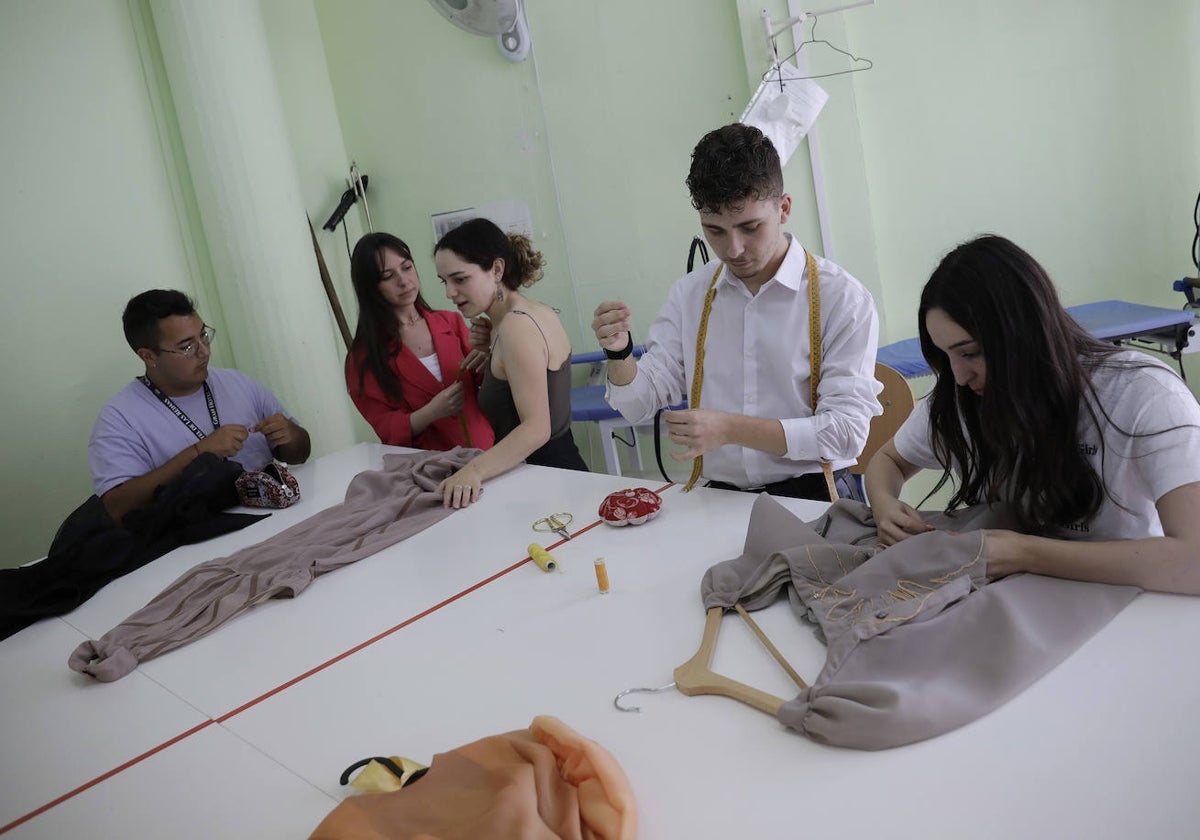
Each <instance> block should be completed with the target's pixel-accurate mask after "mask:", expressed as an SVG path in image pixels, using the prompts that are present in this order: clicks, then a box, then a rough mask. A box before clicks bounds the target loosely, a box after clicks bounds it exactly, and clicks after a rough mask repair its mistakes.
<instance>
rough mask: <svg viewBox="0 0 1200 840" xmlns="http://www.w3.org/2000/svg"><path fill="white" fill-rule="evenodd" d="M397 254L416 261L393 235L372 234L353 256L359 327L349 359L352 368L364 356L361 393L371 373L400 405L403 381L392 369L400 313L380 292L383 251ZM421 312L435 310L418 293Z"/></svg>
mask: <svg viewBox="0 0 1200 840" xmlns="http://www.w3.org/2000/svg"><path fill="white" fill-rule="evenodd" d="M384 251H395V252H396V253H397V254H399V255H400V256H401V257H403V258H404V259H406V260H412V258H413V257H412V251H411V250H410V249H409V247H408V245H407V244H406V243H405V242H404V240H403V239H400V238H399V237H398V236H393V235H392V234H390V233H368V234H366V235H365V236H363V237H362V238H361V239H359V240H358V243H357V244H356V245H355V246H354V253H353V254H352V255H351V256H350V279H351V281H353V283H354V296H355V297H356V298H358V326H357V327H355V330H354V342H353V343H352V344H351V346H350V355H349V356H348V357H347V359H346V364H347V366H349V365H350V364H351V362H352V360H353V358H354V356H355V355H356V353H357V352H358V351H360V350H361V352H362V353H363V355H364V358H365V360H366V364H365V365H360V366H359V368H358V393H359V394H360V395H361V394H362V391H363V380H364V378H365V377H366V372H367V371H368V370H369V371H371V373H372V374H373V375H374V376H375V381H377V382H378V383H379V387H380V389H381V390H382V391H383V393H384V395H385V396H386V397H388V398H389V399H391V400H394V401H396V402H400V400H401V399H402V397H403V395H402V394H401V389H400V380H399V378H397V376H396V374H395V372H394V371H393V370H392V365H391V361H392V346H393V344H398V343H399V342H400V325H399V324H398V323H397V321H396V313H395V312H394V311H393V310H392V308H391V306H389V305H388V302H387V301H385V300H384V299H383V295H382V294H381V293H380V291H379V282H380V280H381V279H382V275H383V252H384ZM416 305H417V311H418V312H421V313H425V312H429V311H431V307H430V306H429V304H428V303H426V302H425V298H424V297H422V296H421V293H420V292H417V304H416Z"/></svg>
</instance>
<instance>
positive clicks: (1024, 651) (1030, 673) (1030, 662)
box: [701, 494, 1140, 749]
mask: <svg viewBox="0 0 1200 840" xmlns="http://www.w3.org/2000/svg"><path fill="white" fill-rule="evenodd" d="M922 516H924V517H925V519H926V520H927V521H929V522H930V523H931V524H933V525H935V526H936V527H938V528H939V529H940V530H937V531H932V532H929V533H926V534H921V535H919V536H914V537H911V538H909V539H907V540H904V541H903V542H901V543H898V544H897V545H895V546H892V547H891V548H888V549H882V548H880V547H878V546H877V544H876V538H877V537H876V529H875V523H874V520H873V519H872V518H871V513H870V509H869V508H867V507H866V506H865V505H862V504H860V503H858V502H852V501H849V500H844V499H843V500H841V501H839V502H836V503H835V504H834V505H832V506H831V507H830V509H829V511H828V513H827V514H826V515H825V516H824V517H822V518H821V519H819V520H816V521H815V522H812V523H804V522H801V521H800V520H799V519H797V518H796V517H795V516H794V515H792V514H791V513H789V512H788V511H787V510H786V509H785V508H783V507H782V506H781V505H780V504H779V503H778V502H777V501H775V500H774V499H772V498H771V497H770V496H767V495H765V494H764V495H762V496H760V497H759V498H758V500H757V501H756V502H755V504H754V509H753V512H752V514H751V518H750V527H749V532H748V533H747V536H746V545H745V549H744V551H743V553H742V555H741V556H740V557H737V558H734V559H732V560H728V561H725V562H724V563H719V564H717V565H716V566H713V567H712V568H711V569H709V570H708V572H707V573H706V574H705V576H704V580H703V582H702V584H701V592H702V596H703V600H704V606H705V607H706V608H708V607H714V606H721V607H726V608H732V607H733V605H734V604H735V603H739V602H740V603H741V604H742V606H743V607H744V608H745V609H747V610H751V611H752V610H757V609H762V608H763V607H766V606H769V605H770V604H771V603H773V602H774V601H776V600H777V599H778V598H779V597H780V596H781V595H782V593H783V592H784V591H786V592H787V595H788V598H789V601H790V602H791V605H792V608H793V610H794V611H795V612H796V614H797V616H798V617H799V618H801V619H802V620H803V621H805V622H806V623H810V624H811V625H813V626H815V628H816V629H817V632H818V635H819V636H820V637H821V638H822V639H823V640H824V641H825V643H826V645H827V647H828V649H827V655H826V661H825V666H824V667H823V668H822V669H821V672H820V674H819V675H818V676H817V678H816V679H815V680H812V681H811V685H810V686H809V688H808V689H806V690H804V691H802V692H801V693H800V695H799V696H797V697H796V698H795V699H793V700H790V701H788V702H787V703H785V704H784V705H783V707H782V708H781V709H780V710H779V713H778V715H777V717H778V719H779V721H780V722H781V723H783V724H785V725H786V726H789V727H791V728H792V729H795V730H797V731H798V732H801V733H803V734H804V735H806V736H808V737H809V738H812V739H813V740H815V741H819V742H821V743H825V744H834V745H838V746H845V747H854V748H857V749H884V748H887V747H895V746H899V745H901V744H908V743H911V742H914V741H921V740H924V739H925V738H931V737H933V736H935V735H940V734H942V733H944V732H948V731H950V730H952V729H956V728H958V727H959V726H962V725H964V724H966V723H969V722H970V721H972V720H975V719H976V718H978V717H981V716H983V715H984V714H986V713H987V712H989V711H991V710H992V709H995V708H997V707H998V706H1000V705H1001V704H1003V703H1004V702H1006V701H1007V700H1009V699H1010V698H1012V697H1013V696H1015V695H1016V694H1018V693H1019V692H1021V691H1022V690H1024V689H1025V688H1027V687H1028V686H1029V685H1031V684H1032V683H1033V682H1034V681H1035V680H1037V679H1038V678H1039V677H1041V676H1042V675H1043V674H1045V673H1047V672H1048V671H1050V670H1051V669H1052V668H1053V667H1054V666H1055V665H1057V664H1058V663H1059V662H1061V661H1063V660H1064V659H1066V658H1067V656H1069V655H1070V654H1071V652H1072V651H1074V650H1075V649H1076V648H1078V647H1079V646H1080V645H1081V644H1083V642H1084V641H1086V640H1087V639H1088V638H1090V637H1091V636H1092V635H1093V634H1094V633H1095V632H1096V631H1097V630H1099V629H1100V628H1101V627H1103V626H1104V625H1105V624H1107V623H1108V622H1109V621H1110V620H1111V619H1112V618H1113V616H1115V615H1116V614H1117V613H1118V612H1120V611H1121V610H1122V609H1124V607H1125V606H1126V605H1127V604H1128V603H1129V602H1130V601H1132V600H1133V599H1134V598H1135V597H1136V596H1137V594H1138V592H1140V590H1139V589H1137V588H1136V587H1132V586H1109V585H1105V584H1097V583H1084V582H1081V581H1070V580H1062V579H1059V578H1050V577H1042V576H1039V575H1031V574H1021V575H1013V576H1010V577H1007V578H1004V579H1002V580H999V581H997V582H995V583H987V578H986V572H987V539H986V537H985V535H984V533H983V531H982V530H980V529H983V528H1007V527H1010V526H1011V522H1010V521H1009V519H1008V517H1007V516H1006V515H1005V513H1004V511H1003V510H1002V509H999V508H988V507H986V506H980V507H977V508H971V509H968V510H966V511H962V512H960V513H958V514H956V515H955V516H954V517H947V516H946V515H944V514H941V513H930V512H922ZM802 676H805V677H806V678H807V676H808V675H802Z"/></svg>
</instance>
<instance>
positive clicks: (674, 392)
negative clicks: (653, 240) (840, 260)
mask: <svg viewBox="0 0 1200 840" xmlns="http://www.w3.org/2000/svg"><path fill="white" fill-rule="evenodd" d="M787 236H788V239H789V240H790V242H789V246H788V250H787V254H786V255H785V257H784V260H783V263H782V264H781V265H780V267H779V271H778V272H777V273H776V274H775V277H773V278H772V279H771V280H769V281H768V282H767V283H765V284H764V285H763V286H762V288H761V289H759V291H758V294H757V295H751V294H750V292H749V290H748V289H747V288H746V287H745V285H744V284H743V283H742V281H741V280H739V279H738V278H736V277H734V276H733V274H731V273H730V272H729V271H728V270H726V271H722V272H721V279H720V280H718V281H717V287H716V291H717V294H716V297H715V299H714V300H713V306H712V314H711V316H710V317H709V322H708V331H707V338H706V342H705V357H704V373H703V383H702V385H703V388H702V391H701V394H700V405H699V406H691V407H692V408H697V407H699V408H711V409H716V410H719V411H724V412H727V413H730V414H742V415H747V416H751V417H769V418H773V419H777V420H779V421H780V422H781V423H782V424H783V431H784V435H785V437H786V439H787V453H786V454H785V455H782V456H778V455H771V454H769V453H767V452H761V451H759V450H756V449H749V448H746V447H741V446H735V445H732V444H729V445H726V446H722V447H719V448H717V449H715V450H713V451H711V452H707V453H705V455H704V473H703V474H704V477H705V478H706V479H708V480H710V481H711V480H716V481H723V482H726V483H728V484H733V485H735V486H737V487H742V488H755V487H761V486H763V485H764V484H769V483H772V482H775V481H781V480H783V479H787V478H793V477H795V476H798V475H802V474H805V473H812V472H819V471H820V469H821V467H820V462H821V461H829V462H831V463H832V465H833V468H834V469H841V468H843V467H848V466H850V465H852V464H854V462H855V461H857V460H858V456H859V454H860V453H861V452H862V448H863V446H864V445H865V444H866V441H867V431H868V428H869V427H870V424H871V418H872V417H874V416H875V415H877V414H881V413H882V408H881V407H880V405H879V400H878V399H877V396H876V395H877V394H878V393H879V392H880V391H881V390H882V389H883V386H882V385H880V384H879V383H878V382H877V381H876V380H875V351H876V349H877V348H878V345H879V319H878V316H877V315H876V312H875V302H874V300H873V299H872V298H871V294H870V292H868V291H867V290H866V288H865V287H864V286H863V285H862V284H861V283H859V282H858V281H857V280H855V279H854V278H853V277H852V276H850V274H848V273H847V272H846V271H845V270H844V269H842V268H841V267H840V266H838V265H836V264H834V263H832V262H830V261H829V260H826V259H822V258H821V257H816V262H817V274H818V280H819V282H820V284H821V378H820V383H819V385H818V390H817V412H816V414H815V415H814V414H813V411H812V406H811V405H809V379H810V377H809V327H808V273H807V269H806V266H805V259H804V248H803V247H802V246H801V245H800V243H799V242H797V241H796V239H795V238H794V237H792V236H791V235H790V234H787ZM718 265H720V262H719V261H718V260H713V261H711V262H709V263H708V264H707V265H705V266H704V267H702V268H700V269H697V270H696V271H693V272H692V273H691V274H688V275H687V276H685V277H683V278H682V279H680V280H679V281H678V282H676V283H675V285H673V286H672V287H671V290H670V292H668V294H667V301H666V303H665V304H663V307H662V309H661V310H659V313H658V317H657V318H655V319H654V323H653V324H651V325H650V334H649V335H648V336H647V341H646V348H647V349H646V353H645V354H644V355H643V356H642V357H641V358H640V359H639V360H638V362H637V375H636V376H635V377H634V378H633V381H632V382H630V383H629V384H628V385H614V384H612V383H611V382H609V383H608V385H607V389H606V391H605V397H606V399H607V400H608V403H609V405H611V406H612V407H613V408H614V409H616V410H617V411H619V412H620V413H621V415H622V416H623V417H624V418H625V419H626V420H628V421H629V422H631V423H641V422H644V421H646V420H648V419H650V418H652V417H653V416H654V412H655V411H657V410H658V409H659V408H661V407H663V406H668V405H676V404H678V403H679V402H681V401H682V400H684V399H686V398H688V397H689V392H690V390H691V382H692V377H693V373H694V371H695V363H696V336H697V334H698V332H699V329H700V318H701V314H702V312H703V309H704V296H705V293H706V292H707V291H708V284H709V282H710V281H711V280H712V277H713V273H714V272H715V271H716V270H717V267H718Z"/></svg>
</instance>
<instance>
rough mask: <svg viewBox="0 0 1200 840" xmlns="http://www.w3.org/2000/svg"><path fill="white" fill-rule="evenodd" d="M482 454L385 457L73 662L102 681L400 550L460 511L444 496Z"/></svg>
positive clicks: (199, 569) (178, 585) (185, 579)
mask: <svg viewBox="0 0 1200 840" xmlns="http://www.w3.org/2000/svg"><path fill="white" fill-rule="evenodd" d="M478 454H479V450H477V449H464V448H457V449H452V450H450V451H448V452H414V453H404V454H389V455H384V457H383V469H381V470H369V471H366V472H362V473H359V474H358V475H357V476H355V477H354V479H353V480H351V482H350V486H349V487H348V488H347V490H346V496H345V501H343V502H342V503H341V504H338V505H334V506H333V507H330V508H326V509H325V510H323V511H321V512H320V513H317V514H314V515H313V516H311V517H309V518H308V519H306V520H304V521H303V522H298V523H297V524H295V525H293V526H292V527H290V528H288V529H287V530H285V531H281V532H280V533H278V534H276V535H275V536H273V537H271V538H270V539H267V540H264V541H263V542H260V543H258V544H257V545H252V546H250V547H248V548H244V549H242V550H240V551H238V552H236V553H235V554H232V555H230V556H229V557H222V558H219V559H216V560H210V561H208V562H206V563H201V564H200V565H198V566H195V567H193V568H191V569H189V570H188V571H187V572H185V573H184V574H183V575H181V576H180V577H179V578H178V579H177V580H176V581H175V582H174V583H172V584H171V585H170V586H169V587H167V588H166V589H165V590H163V591H162V592H161V593H159V595H157V596H156V597H155V598H154V600H152V601H151V602H150V603H148V604H147V605H146V606H145V607H143V608H142V609H140V610H138V611H137V612H136V613H134V614H133V615H131V616H129V618H127V619H126V620H125V621H123V622H122V623H121V624H119V625H117V626H116V627H114V628H113V629H112V630H109V631H108V632H107V633H105V634H104V635H103V636H102V637H101V638H100V639H98V640H89V641H86V642H83V643H82V644H80V645H79V647H77V648H76V649H75V651H74V652H73V653H72V654H71V656H70V658H69V660H68V665H69V666H70V668H71V669H72V670H74V671H80V672H82V673H85V674H89V675H90V676H93V677H95V678H96V679H98V680H100V681H102V682H110V681H112V680H116V679H120V678H121V677H123V676H125V675H126V674H128V673H130V672H131V671H133V670H134V669H135V668H136V667H137V666H138V663H140V662H144V661H146V660H148V659H152V658H154V657H156V656H159V655H161V654H163V653H166V652H167V651H170V650H174V649H175V648H178V647H181V646H183V645H185V644H187V643H188V642H191V641H194V640H195V639H198V638H200V637H201V636H203V635H205V634H207V633H211V632H212V631H213V630H216V629H217V628H218V627H220V626H221V625H222V624H224V623H225V622H227V621H229V620H230V619H232V618H233V617H235V616H237V615H240V614H241V613H243V612H245V611H246V610H248V609H250V608H251V607H253V606H255V605H256V604H260V603H262V602H264V601H267V600H269V599H271V598H294V597H296V596H297V595H299V594H300V593H301V592H303V591H304V590H305V589H306V588H308V585H309V584H310V583H312V581H313V580H314V579H315V578H317V577H319V576H320V575H323V574H326V573H327V572H331V571H334V570H335V569H340V568H342V567H343V566H347V565H349V564H351V563H354V562H357V561H358V560H361V559H362V558H364V557H369V556H370V555H372V554H374V553H376V552H377V551H381V550H383V549H385V548H387V547H389V546H392V545H395V544H396V543H398V542H400V541H401V540H403V539H406V538H407V537H410V536H412V535H413V534H416V533H419V532H420V531H423V530H425V529H426V528H428V527H429V526H430V525H433V524H434V523H436V522H440V521H441V520H442V519H444V518H445V517H447V516H449V515H450V513H451V512H452V509H451V508H446V507H444V506H443V504H442V496H441V494H439V493H436V492H434V491H435V490H436V489H437V486H438V484H439V483H441V481H442V480H443V479H445V478H447V477H448V476H450V475H451V474H453V473H454V472H456V471H457V470H458V469H460V468H461V467H462V466H463V465H465V464H466V463H467V462H468V461H470V460H471V458H473V457H475V456H476V455H478Z"/></svg>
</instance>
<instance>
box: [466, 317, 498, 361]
mask: <svg viewBox="0 0 1200 840" xmlns="http://www.w3.org/2000/svg"><path fill="white" fill-rule="evenodd" d="M467 341H468V342H469V343H470V345H471V346H472V347H473V348H475V349H476V350H478V351H479V352H481V353H490V352H492V322H491V321H489V320H488V319H487V318H484V317H483V316H482V315H476V316H475V317H474V318H472V319H471V333H470V335H469V337H468V338H467Z"/></svg>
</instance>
